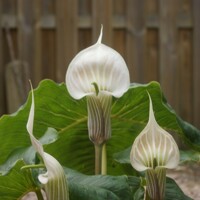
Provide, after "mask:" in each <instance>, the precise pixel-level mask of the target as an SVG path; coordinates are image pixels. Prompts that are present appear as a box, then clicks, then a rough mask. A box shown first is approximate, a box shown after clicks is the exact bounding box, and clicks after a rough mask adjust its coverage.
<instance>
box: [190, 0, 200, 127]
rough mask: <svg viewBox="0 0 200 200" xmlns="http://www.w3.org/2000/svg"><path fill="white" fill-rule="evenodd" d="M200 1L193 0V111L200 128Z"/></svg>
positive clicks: (195, 121)
mask: <svg viewBox="0 0 200 200" xmlns="http://www.w3.org/2000/svg"><path fill="white" fill-rule="evenodd" d="M199 8H200V1H199V0H193V12H194V36H193V38H194V40H193V46H194V63H193V65H194V69H193V92H194V96H193V99H194V101H193V113H194V124H195V125H196V126H197V127H198V128H200V92H199V85H200V56H199V54H200V25H199V22H200V12H199ZM191 103H192V102H191Z"/></svg>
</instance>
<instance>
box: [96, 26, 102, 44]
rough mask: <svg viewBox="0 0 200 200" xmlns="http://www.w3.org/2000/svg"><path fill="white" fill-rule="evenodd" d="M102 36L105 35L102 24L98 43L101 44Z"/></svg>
mask: <svg viewBox="0 0 200 200" xmlns="http://www.w3.org/2000/svg"><path fill="white" fill-rule="evenodd" d="M102 37H103V25H102V24H101V30H100V34H99V38H98V40H97V44H101V41H102Z"/></svg>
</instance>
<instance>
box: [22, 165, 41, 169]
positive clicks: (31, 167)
mask: <svg viewBox="0 0 200 200" xmlns="http://www.w3.org/2000/svg"><path fill="white" fill-rule="evenodd" d="M33 168H45V165H44V164H38V165H25V166H23V167H22V168H21V170H25V169H33Z"/></svg>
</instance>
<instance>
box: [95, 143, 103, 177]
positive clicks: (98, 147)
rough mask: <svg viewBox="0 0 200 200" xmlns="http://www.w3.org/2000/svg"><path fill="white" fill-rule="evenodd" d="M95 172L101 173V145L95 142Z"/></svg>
mask: <svg viewBox="0 0 200 200" xmlns="http://www.w3.org/2000/svg"><path fill="white" fill-rule="evenodd" d="M94 147H95V174H96V175H98V174H101V166H102V145H98V144H95V145H94Z"/></svg>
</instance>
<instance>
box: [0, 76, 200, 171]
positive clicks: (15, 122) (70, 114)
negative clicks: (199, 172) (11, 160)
mask: <svg viewBox="0 0 200 200" xmlns="http://www.w3.org/2000/svg"><path fill="white" fill-rule="evenodd" d="M146 91H148V92H149V93H150V95H151V97H152V101H153V106H154V111H155V117H156V119H157V121H158V123H159V124H160V126H162V127H163V128H165V129H166V130H169V131H174V132H176V133H178V134H179V135H180V136H181V137H182V139H183V140H184V141H185V142H186V143H187V144H189V145H190V147H191V148H192V149H196V150H198V151H200V131H199V130H197V129H196V128H195V127H193V126H192V125H190V124H188V123H185V122H184V121H183V120H181V119H180V118H179V117H178V116H177V115H176V114H175V112H174V111H173V110H172V109H171V107H170V106H169V105H168V104H167V103H166V100H165V99H164V97H163V94H162V92H161V89H160V85H159V84H158V83H157V82H151V83H149V84H146V85H140V84H133V85H132V86H131V87H130V89H129V91H128V92H127V93H126V94H125V95H124V96H123V97H122V98H120V99H114V100H113V106H112V116H111V117H112V138H111V140H109V141H108V143H107V150H108V173H109V174H120V173H124V172H125V168H122V166H121V165H120V164H118V163H117V162H115V161H114V159H113V154H114V153H117V152H119V151H122V150H124V149H125V148H128V147H130V146H131V145H132V143H133V140H134V138H135V137H136V136H137V135H138V134H139V132H140V131H141V130H142V129H143V128H144V126H145V125H146V123H147V120H148V107H149V99H148V95H147V92H146ZM34 94H35V107H36V111H35V124H34V134H35V135H36V136H37V137H41V136H42V135H43V134H44V132H45V130H46V129H47V128H48V127H52V128H55V129H56V130H57V131H58V134H59V139H58V140H57V141H56V142H54V143H52V144H50V145H47V147H46V151H47V152H49V153H50V154H52V155H53V156H54V157H55V158H56V159H58V160H59V161H60V162H61V164H62V165H65V166H67V167H69V168H73V169H76V170H78V171H81V172H84V173H88V174H92V173H93V170H94V147H93V144H92V143H91V142H90V141H89V139H88V133H87V107H86V100H85V99H82V100H79V101H76V100H74V99H72V98H71V97H70V95H69V94H68V92H67V89H66V86H65V84H56V83H54V82H53V81H51V80H44V81H42V82H41V83H40V85H39V86H38V88H37V89H35V90H34ZM29 109H30V97H29V99H28V101H27V103H26V104H25V105H24V106H23V107H22V108H21V109H20V110H19V111H18V112H16V113H14V114H13V115H10V116H9V115H5V116H3V117H2V118H1V119H0V163H3V162H4V161H5V160H6V158H7V157H8V155H9V154H10V153H11V152H12V151H13V150H14V149H16V148H19V147H28V146H29V145H30V140H29V136H28V134H27V131H26V128H25V127H26V123H27V118H28V113H29ZM128 172H129V173H130V169H128Z"/></svg>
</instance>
